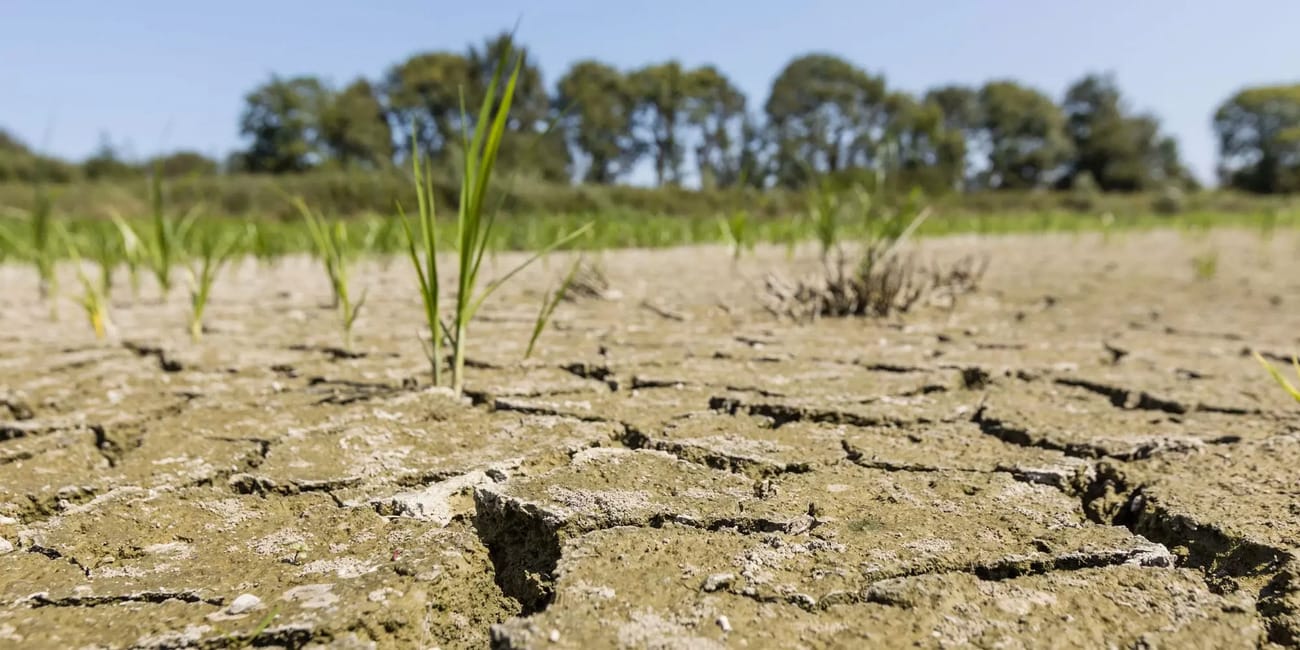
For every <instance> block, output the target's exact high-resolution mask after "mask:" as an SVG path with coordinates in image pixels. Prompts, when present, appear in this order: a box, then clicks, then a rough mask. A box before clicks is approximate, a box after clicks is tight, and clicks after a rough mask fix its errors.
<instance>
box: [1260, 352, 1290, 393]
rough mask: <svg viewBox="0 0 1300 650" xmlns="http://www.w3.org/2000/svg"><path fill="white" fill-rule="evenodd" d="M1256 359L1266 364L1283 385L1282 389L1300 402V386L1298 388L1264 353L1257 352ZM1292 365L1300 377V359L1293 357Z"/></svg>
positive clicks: (1266, 367)
mask: <svg viewBox="0 0 1300 650" xmlns="http://www.w3.org/2000/svg"><path fill="white" fill-rule="evenodd" d="M1255 359H1256V360H1258V361H1259V363H1260V365H1262V366H1264V369H1265V370H1267V371H1268V374H1270V375H1272V376H1273V379H1274V380H1275V381H1277V383H1278V385H1280V386H1281V387H1282V390H1285V391H1286V392H1287V394H1288V395H1290V396H1291V397H1292V398H1293V399H1295V401H1297V402H1300V388H1296V387H1295V384H1292V383H1291V382H1290V380H1288V379H1287V378H1286V376H1284V375H1283V374H1282V371H1281V370H1278V369H1277V368H1276V367H1274V366H1273V364H1271V363H1269V362H1268V360H1267V359H1265V358H1264V355H1262V354H1260V353H1258V352H1256V353H1255ZM1291 365H1292V367H1294V368H1295V373H1296V377H1300V360H1298V359H1297V358H1296V357H1291Z"/></svg>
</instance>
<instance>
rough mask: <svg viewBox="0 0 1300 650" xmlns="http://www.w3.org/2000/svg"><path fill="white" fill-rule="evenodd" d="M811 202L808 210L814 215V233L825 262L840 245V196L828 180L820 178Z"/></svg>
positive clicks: (814, 188)
mask: <svg viewBox="0 0 1300 650" xmlns="http://www.w3.org/2000/svg"><path fill="white" fill-rule="evenodd" d="M810 202H811V203H810V205H809V210H808V212H809V215H810V216H811V217H812V227H813V234H815V235H816V236H817V243H818V244H820V245H821V255H822V261H823V262H825V261H827V260H829V259H830V256H831V252H832V251H834V250H837V249H838V246H839V231H840V197H839V195H838V194H837V193H836V192H835V191H834V190H832V188H831V187H830V183H829V182H828V181H825V180H818V181H817V182H816V183H814V185H813V192H812V198H811V199H810Z"/></svg>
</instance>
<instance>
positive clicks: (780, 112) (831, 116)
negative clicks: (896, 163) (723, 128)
mask: <svg viewBox="0 0 1300 650" xmlns="http://www.w3.org/2000/svg"><path fill="white" fill-rule="evenodd" d="M884 100H885V82H884V80H883V79H882V78H880V77H876V76H872V75H870V74H868V73H867V72H865V71H863V70H861V69H859V68H857V67H855V66H854V65H852V64H850V63H849V62H847V61H845V60H843V59H840V58H837V57H834V56H830V55H825V54H809V55H805V56H802V57H799V58H797V59H795V60H793V61H791V62H790V63H789V64H787V65H786V67H785V68H784V69H783V70H782V71H781V73H780V74H779V75H778V76H777V78H776V81H774V82H773V83H772V90H771V94H770V95H769V96H768V99H767V104H766V106H765V107H764V108H765V112H766V113H767V119H768V122H769V123H770V125H771V128H772V135H773V137H774V138H775V139H776V156H777V161H776V165H777V175H778V180H779V182H781V183H783V184H787V185H789V184H795V183H799V182H802V181H803V180H805V179H804V176H806V167H807V166H810V167H812V169H813V170H814V171H821V172H836V171H839V170H843V169H846V168H848V167H850V166H854V165H858V166H866V165H868V164H870V163H871V162H872V159H873V157H874V156H875V154H876V145H877V144H878V142H879V137H880V135H881V133H880V132H881V129H883V127H884V121H885V114H886V111H885V106H884Z"/></svg>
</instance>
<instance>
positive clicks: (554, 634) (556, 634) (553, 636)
mask: <svg viewBox="0 0 1300 650" xmlns="http://www.w3.org/2000/svg"><path fill="white" fill-rule="evenodd" d="M546 638H548V639H550V640H551V643H559V642H560V631H559V630H551V633H550V634H549V635H547V636H546Z"/></svg>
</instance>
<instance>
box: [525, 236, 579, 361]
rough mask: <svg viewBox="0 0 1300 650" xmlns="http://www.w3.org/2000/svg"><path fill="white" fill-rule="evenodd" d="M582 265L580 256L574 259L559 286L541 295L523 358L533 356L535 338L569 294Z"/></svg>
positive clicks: (540, 334)
mask: <svg viewBox="0 0 1300 650" xmlns="http://www.w3.org/2000/svg"><path fill="white" fill-rule="evenodd" d="M581 267H582V258H581V257H579V258H578V259H576V260H574V262H573V266H571V267H569V272H568V273H566V274H564V279H563V280H561V281H560V287H559V288H558V289H556V290H555V291H554V292H553V293H551V294H549V295H546V296H543V298H542V306H541V308H540V309H538V310H537V320H536V321H535V322H534V323H533V333H532V335H531V336H529V337H528V349H527V350H524V359H528V358H529V357H532V356H533V348H534V347H535V346H536V345H537V339H539V338H541V336H542V331H543V330H545V329H546V324H547V323H549V322H551V315H552V314H554V313H555V308H556V307H558V306H559V305H560V301H561V300H564V297H565V296H567V295H569V287H571V286H573V279H574V278H576V277H578V269H580V268H581Z"/></svg>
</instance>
